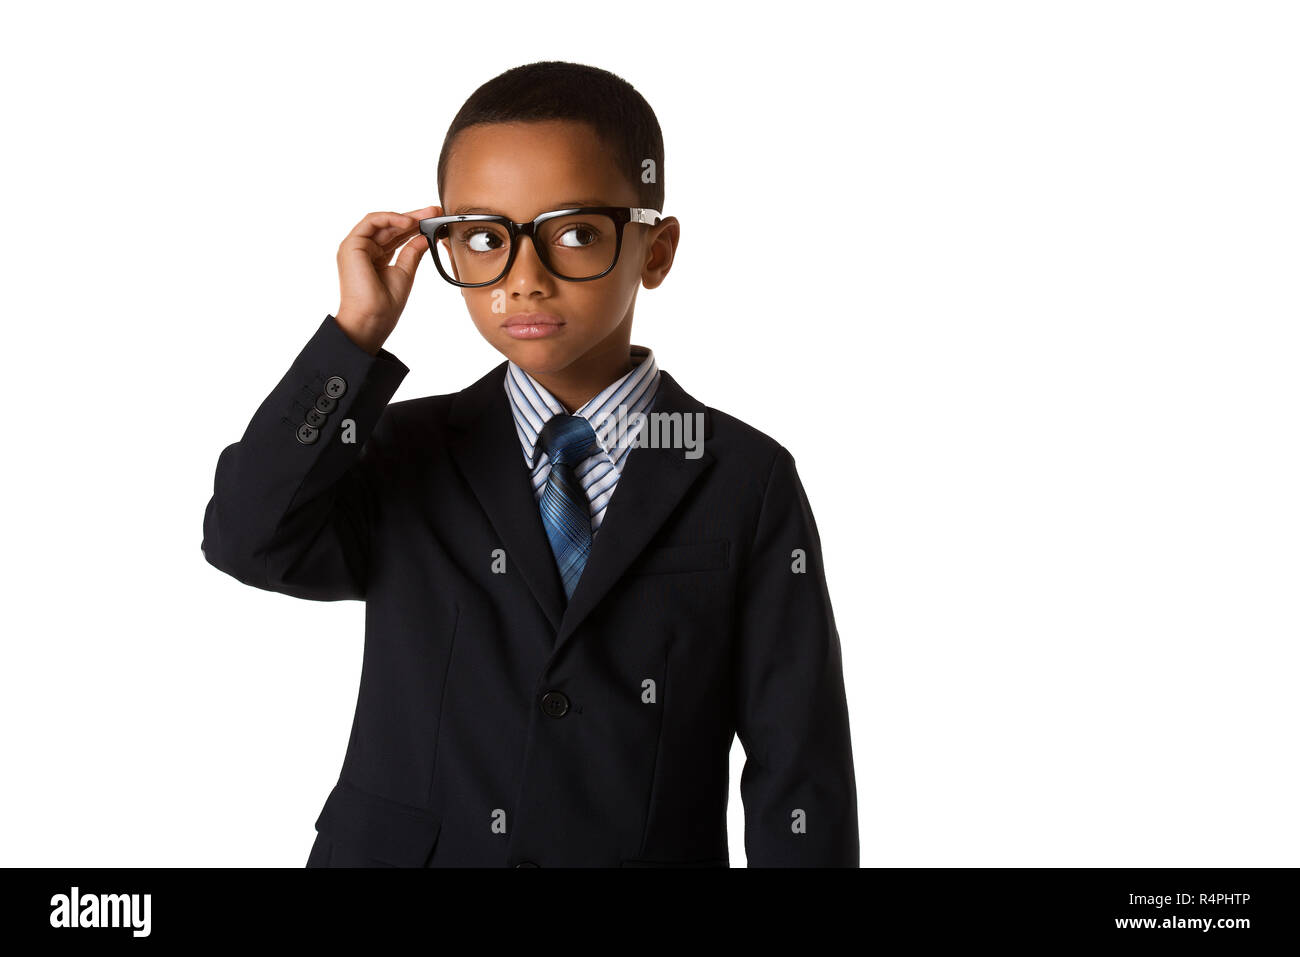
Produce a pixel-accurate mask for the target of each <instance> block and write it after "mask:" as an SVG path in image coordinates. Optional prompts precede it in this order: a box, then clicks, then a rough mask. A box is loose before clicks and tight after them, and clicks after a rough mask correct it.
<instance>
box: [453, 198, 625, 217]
mask: <svg viewBox="0 0 1300 957" xmlns="http://www.w3.org/2000/svg"><path fill="white" fill-rule="evenodd" d="M608 205H609V203H606V202H605V201H603V200H599V199H572V200H565V201H564V202H562V203H557V204H556V205H554V206H552V207H550V209H548V210H544V212H550V210H551V209H573V208H574V207H575V206H608ZM467 213H484V214H486V215H488V216H504V215H505V214H504V213H500V212H498V211H497V210H495V209H488V208H486V207H484V206H459V207H457V208H456V209H455V210H454V211H453V212H452V213H451V215H452V216H464V215H465V214H467Z"/></svg>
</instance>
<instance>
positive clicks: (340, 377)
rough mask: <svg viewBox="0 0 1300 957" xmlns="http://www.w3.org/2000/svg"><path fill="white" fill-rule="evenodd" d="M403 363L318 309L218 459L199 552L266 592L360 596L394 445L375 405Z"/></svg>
mask: <svg viewBox="0 0 1300 957" xmlns="http://www.w3.org/2000/svg"><path fill="white" fill-rule="evenodd" d="M409 371H410V370H409V369H408V368H407V367H406V365H405V364H403V363H402V362H401V360H399V359H398V358H397V357H396V356H394V355H393V354H392V353H390V352H388V351H387V350H384V349H380V350H379V354H378V355H376V356H372V355H370V354H369V353H368V352H366V351H365V350H364V349H362V348H361V347H360V346H358V345H356V344H355V343H354V342H353V341H352V340H351V339H349V338H348V336H347V334H346V333H345V332H344V331H343V329H342V328H341V327H340V326H339V324H338V323H337V322H336V321H335V319H334V317H333V316H332V315H327V316H326V317H325V319H324V321H323V322H322V323H321V324H320V327H319V328H318V329H317V330H316V332H315V333H314V334H313V335H312V337H311V339H309V340H308V342H307V345H306V346H304V347H303V350H302V351H301V352H300V353H299V354H298V357H297V358H296V359H295V360H294V361H293V364H292V365H291V366H290V367H289V371H288V372H286V373H285V375H284V377H283V378H282V379H281V380H280V382H279V384H277V385H276V387H275V388H274V389H273V390H271V394H270V395H268V396H267V397H266V399H265V400H264V401H263V402H262V404H261V406H259V407H258V409H257V411H256V412H255V413H254V414H253V418H252V420H251V421H250V422H249V423H248V428H247V429H245V430H244V435H243V437H242V438H241V439H240V440H239V441H238V442H236V443H234V444H233V445H228V446H226V447H225V448H224V449H223V450H222V452H221V454H220V456H219V457H218V459H217V470H216V478H215V480H214V482H213V494H212V498H211V500H210V501H209V502H208V507H207V511H206V512H205V514H204V516H203V543H202V545H201V546H200V547H201V548H202V551H203V556H204V558H205V559H206V560H207V561H208V562H209V563H210V564H211V565H214V566H215V567H217V568H219V569H221V571H223V572H226V573H227V574H228V575H231V576H233V577H234V578H236V579H238V580H239V581H241V582H243V583H244V584H247V585H253V586H255V587H257V588H263V589H266V590H268V591H276V592H283V593H284V594H287V595H292V596H294V597H296V598H306V599H311V600H314V601H340V600H344V599H354V600H361V599H364V597H365V594H366V580H367V572H368V566H369V547H370V528H371V526H372V524H373V522H374V519H375V515H376V509H377V508H378V505H379V493H378V487H377V486H378V482H379V481H380V480H381V479H382V477H383V476H384V474H385V473H386V472H387V471H388V470H389V469H391V468H392V459H393V456H394V454H395V452H396V440H395V436H394V433H393V422H392V417H391V416H390V415H386V414H385V410H386V408H387V406H388V401H389V399H391V398H392V396H393V394H394V393H395V392H396V391H397V387H398V386H399V385H400V384H401V382H402V379H403V378H405V376H406V374H407V372H409ZM321 397H325V400H323V401H320V402H319V403H318V399H321ZM313 408H314V409H316V412H315V413H313V412H312V411H311V410H312V409H313ZM324 409H328V410H329V411H328V412H323V410H324ZM321 414H323V415H324V418H323V420H322V419H321V417H320V416H321ZM309 416H310V418H309ZM313 421H314V422H315V423H316V426H312V425H311V422H313ZM313 430H314V431H313ZM349 439H351V441H348V440H349Z"/></svg>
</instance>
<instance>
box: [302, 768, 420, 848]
mask: <svg viewBox="0 0 1300 957" xmlns="http://www.w3.org/2000/svg"><path fill="white" fill-rule="evenodd" d="M441 828H442V820H441V817H440V816H439V815H438V814H436V813H435V812H434V811H432V810H430V809H428V808H422V807H414V806H412V805H410V804H400V803H398V802H397V801H391V800H389V799H388V798H386V797H382V796H381V795H378V794H372V793H371V792H370V791H363V790H362V789H361V788H359V787H356V786H355V785H353V784H351V783H349V782H347V781H339V783H338V784H336V785H335V786H334V790H333V791H331V792H330V796H329V797H328V798H327V799H326V801H325V807H324V808H323V809H322V810H321V812H320V817H318V818H317V819H316V830H317V831H320V832H321V833H323V834H327V835H329V837H330V838H331V839H332V840H335V841H338V842H340V843H343V844H348V845H350V846H351V847H353V848H355V849H356V850H358V851H360V852H362V853H363V854H365V855H366V856H367V857H373V858H376V859H377V860H381V861H387V862H389V863H390V864H396V865H397V866H398V867H423V866H424V865H425V863H426V862H427V861H428V860H429V854H430V853H431V852H432V851H433V847H434V845H435V844H436V843H437V841H438V832H439V830H441Z"/></svg>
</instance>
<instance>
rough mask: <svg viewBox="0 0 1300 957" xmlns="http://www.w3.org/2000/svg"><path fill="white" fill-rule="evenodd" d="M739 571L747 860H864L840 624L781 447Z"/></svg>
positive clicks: (817, 543) (834, 863)
mask: <svg viewBox="0 0 1300 957" xmlns="http://www.w3.org/2000/svg"><path fill="white" fill-rule="evenodd" d="M796 550H799V551H796ZM741 575H742V579H741V593H740V606H739V607H740V612H739V621H740V628H739V631H738V633H737V635H736V645H735V656H736V659H735V671H734V674H735V681H736V683H735V694H734V701H735V707H736V714H735V720H736V729H737V734H738V735H739V737H740V740H741V743H742V744H743V745H744V748H745V766H744V771H743V773H742V775H741V779H740V793H741V799H742V801H743V803H744V807H745V855H746V858H747V860H748V865H749V866H750V867H858V866H860V865H859V860H858V857H859V854H858V810H857V788H856V782H855V780H854V773H853V752H852V746H851V741H850V736H849V714H848V702H847V701H846V699H845V694H844V673H843V666H842V663H841V658H840V640H839V632H838V631H837V630H836V628H835V618H834V616H833V614H832V612H831V602H830V595H829V593H828V591H827V587H826V578H825V575H824V573H823V569H822V552H821V539H820V538H819V536H818V533H817V525H816V523H815V522H814V520H813V514H812V509H811V508H810V507H809V504H808V499H807V496H806V495H805V494H804V489H803V485H802V483H801V482H800V481H799V476H798V473H797V472H796V470H795V463H794V458H793V457H792V456H791V454H790V453H789V451H787V450H786V449H785V448H783V447H781V448H779V449H778V452H777V455H776V458H775V461H774V462H773V464H772V469H771V474H770V475H769V477H768V480H767V487H766V491H765V492H764V494H763V504H762V506H761V508H760V511H759V517H758V525H757V529H756V531H755V536H754V542H753V547H752V549H751V550H750V554H749V557H748V560H747V561H746V563H745V565H744V567H743V570H742V572H741Z"/></svg>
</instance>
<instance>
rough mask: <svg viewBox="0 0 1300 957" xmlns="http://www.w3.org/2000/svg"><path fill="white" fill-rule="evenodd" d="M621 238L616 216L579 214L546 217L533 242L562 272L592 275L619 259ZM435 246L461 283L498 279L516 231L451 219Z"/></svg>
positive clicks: (544, 259) (547, 261)
mask: <svg viewBox="0 0 1300 957" xmlns="http://www.w3.org/2000/svg"><path fill="white" fill-rule="evenodd" d="M617 239H618V234H617V226H616V225H615V223H614V220H612V219H610V218H609V217H608V216H603V215H599V214H593V213H579V214H575V215H572V216H560V217H557V218H555V219H548V220H545V221H544V222H542V223H541V224H540V225H539V226H538V227H537V233H536V236H535V239H534V243H533V246H534V248H535V249H536V250H537V255H538V256H539V257H540V258H541V260H542V262H543V263H545V264H546V265H548V266H549V267H550V268H551V269H552V270H553V271H554V272H555V273H556V274H558V275H560V276H563V277H564V278H565V279H590V278H591V277H593V276H599V275H600V274H601V273H603V272H604V271H605V270H607V269H609V268H610V266H612V265H613V264H614V250H615V247H616V245H617ZM435 246H436V249H437V253H438V258H439V260H440V262H441V263H442V268H443V269H445V270H446V272H447V275H449V276H454V277H455V278H456V279H458V280H460V281H461V282H467V283H486V282H496V281H497V280H498V279H500V278H501V277H502V275H503V274H504V273H505V269H506V262H507V261H508V260H509V259H510V233H509V231H508V230H507V229H506V228H505V227H504V226H502V225H501V224H500V223H492V222H483V221H478V222H475V221H473V220H470V221H467V222H459V223H449V224H448V225H447V233H446V236H445V237H444V238H442V239H440V240H438V242H437V243H436V244H435Z"/></svg>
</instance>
